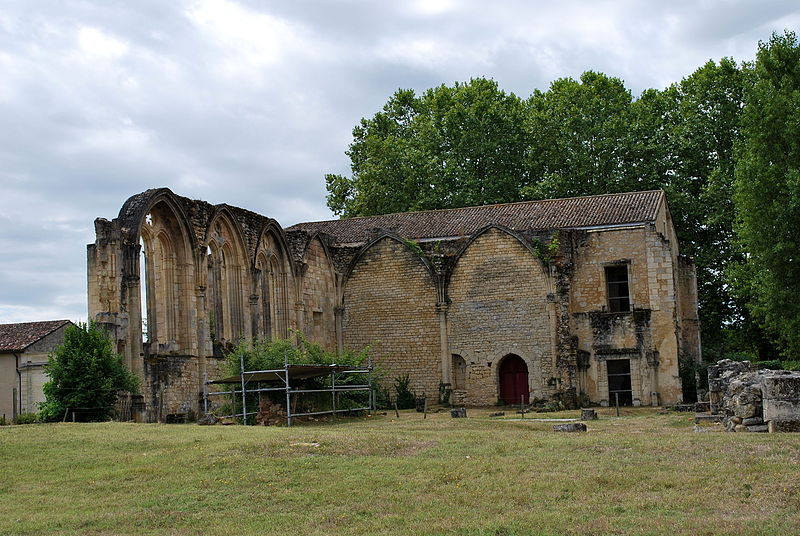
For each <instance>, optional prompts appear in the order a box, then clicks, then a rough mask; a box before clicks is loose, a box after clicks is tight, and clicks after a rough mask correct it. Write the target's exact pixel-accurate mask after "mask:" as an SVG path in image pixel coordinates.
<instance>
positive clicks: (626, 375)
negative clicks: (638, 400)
mask: <svg viewBox="0 0 800 536" xmlns="http://www.w3.org/2000/svg"><path fill="white" fill-rule="evenodd" d="M606 368H607V369H608V403H609V404H611V405H612V406H613V405H615V404H616V403H617V395H619V405H620V406H630V405H631V404H633V391H632V389H631V360H630V359H609V360H608V361H606Z"/></svg>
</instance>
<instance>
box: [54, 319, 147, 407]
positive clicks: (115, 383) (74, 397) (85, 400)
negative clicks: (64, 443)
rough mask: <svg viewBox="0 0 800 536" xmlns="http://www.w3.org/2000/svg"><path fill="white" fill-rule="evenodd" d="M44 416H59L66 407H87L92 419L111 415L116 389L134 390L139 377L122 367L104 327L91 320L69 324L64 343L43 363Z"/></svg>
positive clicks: (115, 398)
mask: <svg viewBox="0 0 800 536" xmlns="http://www.w3.org/2000/svg"><path fill="white" fill-rule="evenodd" d="M44 371H45V373H46V374H47V375H48V376H49V378H50V379H49V380H48V381H47V383H45V384H44V388H43V390H44V396H45V401H44V402H43V403H42V405H41V414H42V417H43V418H44V419H45V420H55V419H61V418H62V416H63V415H64V413H65V412H66V411H67V410H68V408H81V409H90V410H92V411H91V415H92V416H93V418H95V419H101V420H102V419H105V418H107V417H109V416H110V415H111V412H112V410H113V409H114V405H115V403H116V401H117V391H135V390H136V388H137V385H138V379H137V378H136V376H134V375H133V374H132V373H131V372H129V371H128V369H127V368H125V365H124V364H123V363H122V358H121V357H120V356H119V355H118V354H117V353H116V352H115V351H114V346H113V343H112V342H111V339H110V338H109V336H108V333H106V331H105V330H103V329H102V328H100V327H98V326H96V325H95V324H94V323H89V324H78V325H73V326H68V327H67V328H66V330H65V331H64V343H63V344H61V345H60V346H57V347H56V349H55V350H54V351H53V353H52V355H51V356H50V360H49V361H48V362H47V364H46V365H45V366H44Z"/></svg>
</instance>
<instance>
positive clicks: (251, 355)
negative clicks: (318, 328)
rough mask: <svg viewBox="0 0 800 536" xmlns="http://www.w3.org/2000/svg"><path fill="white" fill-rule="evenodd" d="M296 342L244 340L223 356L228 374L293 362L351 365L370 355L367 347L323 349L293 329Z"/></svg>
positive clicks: (275, 366) (357, 363) (293, 363)
mask: <svg viewBox="0 0 800 536" xmlns="http://www.w3.org/2000/svg"><path fill="white" fill-rule="evenodd" d="M294 335H295V336H296V337H297V343H295V342H293V341H292V340H291V339H278V340H275V341H270V340H267V339H258V338H256V339H253V340H249V339H243V340H242V341H241V342H239V344H238V345H237V346H235V347H234V348H233V350H231V351H230V352H228V353H227V354H226V356H225V358H226V359H225V362H226V365H225V367H226V369H227V371H228V374H231V375H236V374H239V373H240V372H241V367H242V364H244V369H245V370H250V371H252V370H274V369H281V368H283V366H284V364H285V363H289V364H292V365H334V364H336V365H350V366H358V365H361V364H363V363H364V361H366V360H367V358H368V356H369V351H370V348H369V347H367V348H365V349H363V350H362V351H361V352H352V351H346V352H342V353H337V352H331V351H328V350H325V349H324V348H323V347H322V346H320V345H319V344H317V343H312V342H310V341H309V340H308V339H306V337H305V335H303V333H302V332H300V331H294Z"/></svg>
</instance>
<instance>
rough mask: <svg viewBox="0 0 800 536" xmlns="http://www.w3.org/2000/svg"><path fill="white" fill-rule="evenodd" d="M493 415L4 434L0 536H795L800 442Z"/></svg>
mask: <svg viewBox="0 0 800 536" xmlns="http://www.w3.org/2000/svg"><path fill="white" fill-rule="evenodd" d="M490 411H491V410H485V411H483V410H469V415H470V418H468V419H451V418H450V417H449V414H448V413H444V412H442V413H438V414H433V415H429V416H428V419H425V420H423V419H422V416H421V415H420V414H417V413H415V412H413V411H407V412H402V413H401V417H400V419H396V418H394V413H393V412H391V413H390V414H389V415H388V416H375V417H371V418H367V417H365V418H360V419H353V420H346V421H344V420H339V421H338V422H336V423H313V424H304V425H301V426H295V427H292V428H286V427H271V428H263V427H242V426H226V427H223V426H214V427H202V426H196V425H155V424H152V425H143V424H125V423H102V424H71V423H70V424H52V425H25V426H13V427H12V426H5V427H1V428H0V470H2V473H0V474H2V478H0V534H40V533H46V532H57V533H59V534H180V535H183V534H232V535H233V534H235V535H241V534H293V535H306V534H403V535H427V534H445V533H446V534H457V535H513V534H580V535H588V534H670V535H674V534H692V535H694V534H795V533H798V532H800V528H798V527H800V512H799V509H800V468H799V467H800V436H797V435H791V434H726V433H694V432H693V431H692V428H693V422H692V416H691V415H689V414H676V413H672V414H668V415H658V414H656V413H655V412H654V411H652V410H646V409H641V410H628V411H626V412H624V413H623V416H622V417H620V418H614V417H612V416H611V415H612V414H613V412H612V411H608V410H606V411H604V412H601V419H600V420H599V421H594V422H590V423H588V425H589V432H588V433H585V434H563V433H554V432H552V431H551V430H552V423H545V422H536V420H535V419H534V418H533V417H543V418H555V417H574V416H576V415H577V412H561V413H556V414H552V413H550V414H538V415H535V414H528V415H526V418H525V420H524V421H519V420H509V419H503V418H489V417H488V413H489V412H490ZM512 413H513V412H507V416H509V417H510V416H512ZM314 443H318V444H319V446H314V445H313V444H314Z"/></svg>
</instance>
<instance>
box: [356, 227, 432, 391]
mask: <svg viewBox="0 0 800 536" xmlns="http://www.w3.org/2000/svg"><path fill="white" fill-rule="evenodd" d="M436 296H437V294H436V287H435V285H434V282H433V280H432V277H431V274H430V272H429V271H428V268H427V267H426V265H425V263H424V262H423V260H422V259H421V258H420V256H419V255H418V254H417V253H416V252H415V251H412V250H411V249H410V248H409V247H408V246H407V245H405V244H403V243H402V242H400V241H399V240H396V239H393V238H389V237H386V238H382V239H380V240H378V242H376V243H374V244H372V245H371V246H370V247H368V248H367V249H366V251H364V253H363V254H362V255H361V257H360V258H359V259H358V261H357V263H356V264H355V266H354V267H353V269H352V271H351V273H350V275H349V277H348V278H347V281H346V283H345V285H344V299H343V306H344V318H343V334H344V345H345V347H346V348H350V349H353V350H360V349H362V348H364V347H365V346H368V345H370V346H371V347H372V358H373V362H374V363H375V365H376V366H377V367H378V368H379V373H380V374H382V375H383V376H384V384H385V386H389V385H392V384H393V381H394V379H395V378H398V377H400V376H403V375H405V374H408V375H409V376H410V378H411V385H410V387H411V389H413V390H415V391H416V392H417V393H418V394H422V393H423V392H424V393H425V394H426V395H428V396H429V397H433V396H436V394H437V393H438V391H439V383H440V382H441V381H442V374H441V361H440V340H439V319H438V314H437V311H436Z"/></svg>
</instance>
